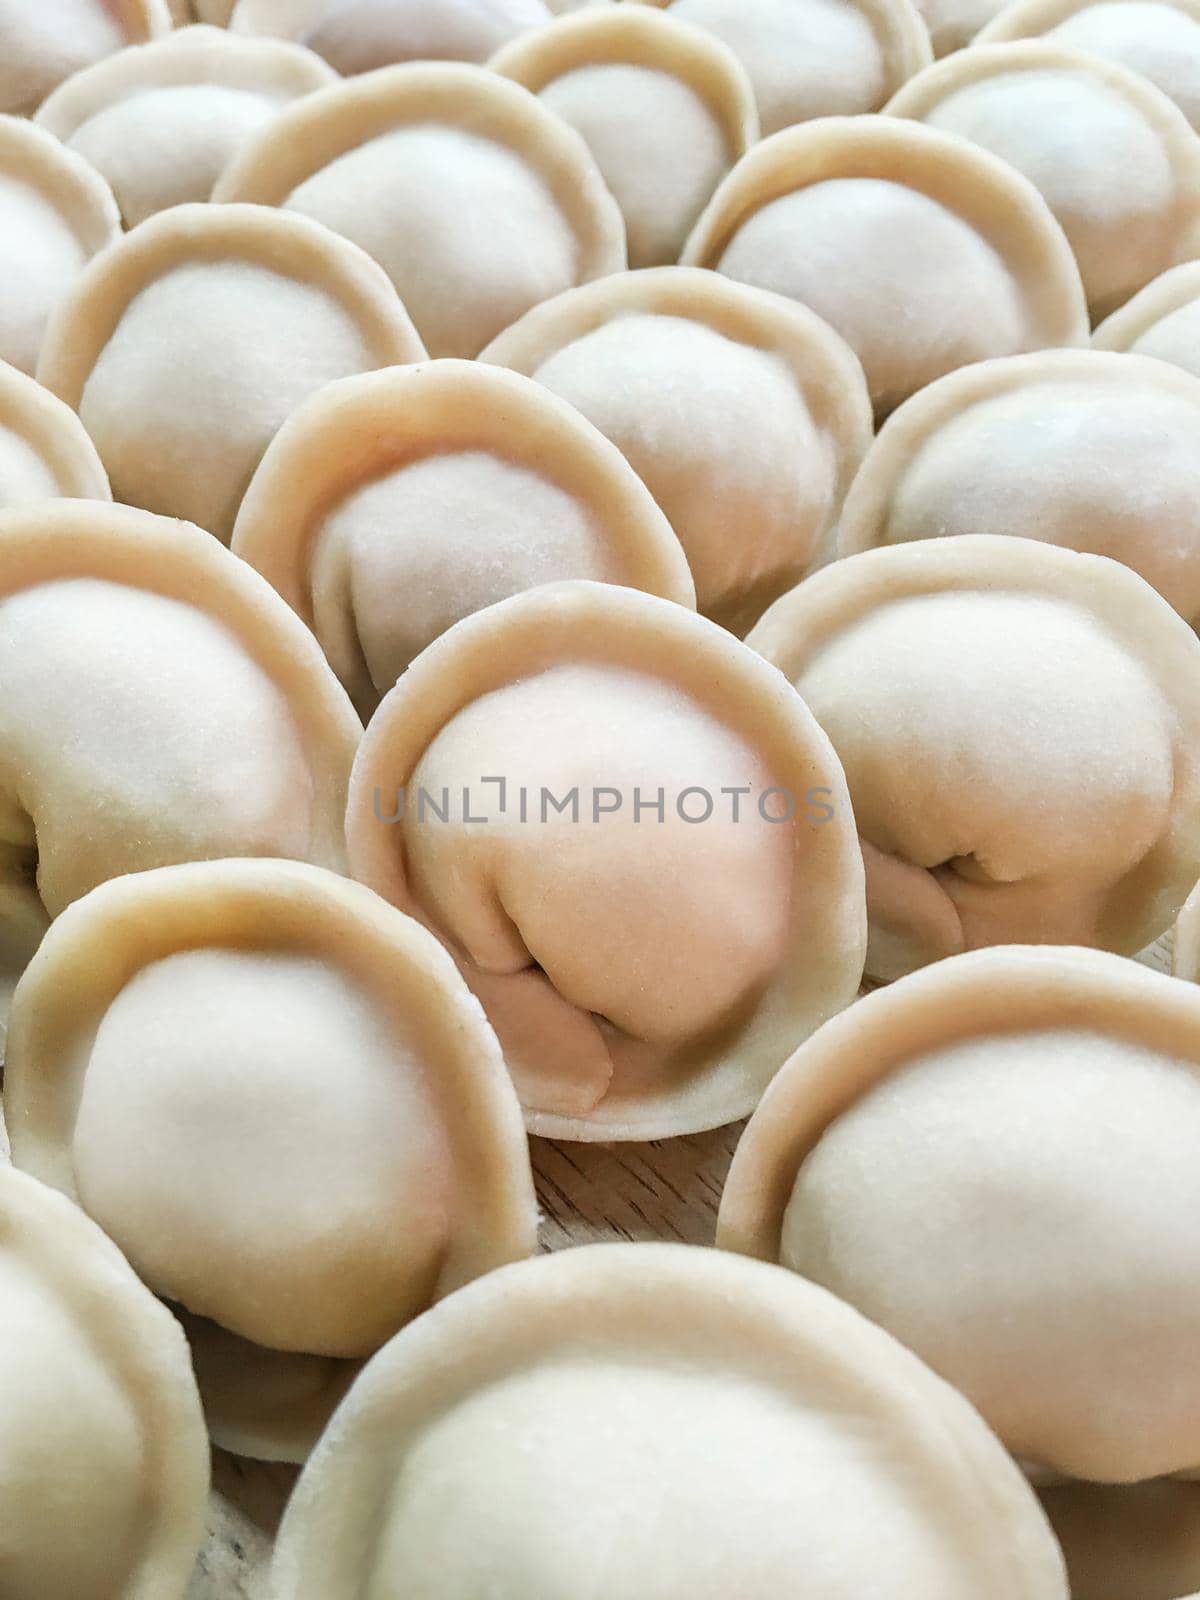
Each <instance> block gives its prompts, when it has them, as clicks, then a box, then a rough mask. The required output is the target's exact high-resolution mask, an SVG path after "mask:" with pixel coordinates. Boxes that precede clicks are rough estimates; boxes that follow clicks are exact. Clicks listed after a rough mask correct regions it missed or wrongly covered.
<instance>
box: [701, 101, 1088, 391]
mask: <svg viewBox="0 0 1200 1600" xmlns="http://www.w3.org/2000/svg"><path fill="white" fill-rule="evenodd" d="M683 259H684V261H685V262H686V263H687V264H688V265H691V266H698V267H712V268H715V269H716V270H717V271H718V272H722V273H724V274H725V275H726V276H727V277H731V278H736V279H738V280H739V281H741V282H743V283H750V284H754V285H757V286H758V287H759V288H763V289H773V290H775V291H777V292H779V293H781V294H787V295H790V296H791V297H792V298H793V299H796V300H799V301H801V302H802V303H804V304H805V305H808V306H811V307H812V309H813V310H814V311H816V312H818V313H819V314H820V315H821V316H823V317H824V318H825V319H826V321H828V322H830V323H832V325H833V326H834V327H835V328H836V329H837V331H838V332H839V333H840V334H841V335H842V336H843V338H844V339H846V341H847V343H848V344H849V345H850V347H851V348H852V349H853V350H854V351H855V352H856V354H857V355H858V356H859V358H860V360H861V361H862V364H863V367H864V369H865V371H866V374H867V382H868V384H869V386H870V390H871V396H872V399H873V401H874V403H875V408H876V411H877V413H879V414H880V415H886V414H887V412H889V411H891V410H892V409H893V408H894V407H895V406H897V405H899V404H900V402H901V401H902V400H904V399H906V398H907V397H908V396H909V395H910V394H913V393H915V392H916V390H918V389H920V388H922V387H923V386H924V385H925V384H927V383H932V382H933V380H934V379H935V378H940V377H942V376H943V374H945V373H947V372H951V371H953V370H954V369H955V368H956V367H961V366H966V365H968V364H969V363H971V362H973V361H981V360H984V359H985V358H986V357H988V356H1002V355H1015V354H1017V353H1018V352H1020V351H1023V350H1040V349H1044V348H1046V347H1047V346H1050V345H1072V344H1082V343H1084V342H1085V341H1086V338H1087V326H1088V324H1087V312H1086V306H1085V303H1084V296H1083V290H1082V285H1081V283H1080V280H1079V272H1078V268H1077V267H1076V265H1075V261H1074V258H1073V257H1072V255H1071V249H1070V246H1069V244H1068V243H1067V240H1066V237H1065V236H1064V234H1063V232H1062V229H1061V228H1060V227H1059V225H1058V223H1057V222H1056V221H1055V220H1054V218H1053V216H1052V215H1051V213H1050V211H1049V208H1048V207H1047V206H1046V203H1045V201H1044V200H1043V199H1042V197H1041V195H1040V194H1039V193H1038V192H1037V190H1036V189H1035V188H1034V186H1033V184H1031V183H1030V182H1029V180H1028V179H1027V178H1025V177H1023V176H1022V175H1021V174H1020V173H1018V172H1017V171H1016V170H1015V169H1014V168H1012V167H1010V166H1009V165H1008V164H1007V163H1006V162H1003V161H1001V160H999V158H998V157H996V156H993V155H991V154H990V153H988V152H986V151H984V150H981V149H980V148H979V147H978V146H977V145H972V144H970V143H968V142H967V141H966V140H965V139H962V138H960V137H958V136H956V135H951V134H946V133H941V132H937V131H935V130H933V129H931V128H925V127H922V126H920V125H918V124H914V123H909V122H904V121H901V120H900V119H899V118H894V117H830V118H826V119H824V120H822V121H819V122H810V123H807V124H806V125H805V126H804V127H800V128H789V129H787V130H786V131H785V132H783V133H778V134H776V135H775V136H774V137H773V138H770V139H765V140H764V141H763V142H762V144H760V145H758V146H757V147H756V148H755V149H753V150H752V151H751V152H750V154H749V155H747V156H745V157H743V159H742V160H741V161H740V162H739V163H738V165H737V166H736V167H735V168H734V169H733V171H732V172H731V173H730V175H729V177H728V178H726V179H725V181H724V183H723V184H722V185H721V187H720V188H719V189H718V190H717V193H716V195H715V196H714V197H713V200H712V202H711V204H710V205H709V207H708V209H707V210H706V211H705V213H704V215H703V216H702V217H701V219H700V221H699V222H698V223H697V225H696V228H695V231H694V232H693V234H692V236H691V238H690V239H689V241H688V245H687V248H686V250H685V251H684V256H683Z"/></svg>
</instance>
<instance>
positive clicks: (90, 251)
mask: <svg viewBox="0 0 1200 1600" xmlns="http://www.w3.org/2000/svg"><path fill="white" fill-rule="evenodd" d="M164 3H165V0H164ZM0 175H3V176H6V177H8V176H11V177H13V178H16V179H17V180H18V181H19V182H22V183H25V184H28V185H29V187H30V188H34V189H37V190H38V191H39V193H40V194H41V195H42V197H43V198H44V199H45V200H46V202H47V204H49V205H51V206H53V208H54V209H55V210H56V211H57V212H58V214H59V216H60V217H61V218H62V220H63V222H64V223H65V224H66V225H67V226H68V227H69V228H70V230H71V232H72V233H73V234H74V235H75V237H76V239H77V240H78V241H79V245H80V248H81V249H82V250H83V252H84V254H85V255H87V256H92V257H94V256H96V255H97V254H98V253H99V252H100V251H102V250H104V249H105V247H106V246H108V245H110V244H112V243H113V242H114V240H116V239H119V238H120V236H121V213H120V211H119V210H118V208H117V202H116V200H115V199H114V197H113V192H112V190H111V189H110V188H109V186H108V184H107V183H106V182H105V181H104V179H103V178H102V177H101V176H100V174H99V173H98V172H97V171H96V169H95V167H93V166H92V164H91V162H90V161H85V160H84V159H83V157H82V156H80V155H76V153H75V151H74V150H68V149H67V147H66V145H64V144H62V143H60V142H59V140H58V139H56V138H55V137H54V136H53V134H50V133H48V132H47V131H46V130H45V129H44V128H39V127H38V126H37V125H36V124H35V123H33V122H30V121H28V120H27V119H26V118H24V117H12V116H0Z"/></svg>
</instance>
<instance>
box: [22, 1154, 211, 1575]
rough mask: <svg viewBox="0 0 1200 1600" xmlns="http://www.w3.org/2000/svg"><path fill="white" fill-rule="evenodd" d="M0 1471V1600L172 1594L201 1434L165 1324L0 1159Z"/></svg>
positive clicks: (201, 1502)
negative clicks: (0, 1588) (0, 1565)
mask: <svg viewBox="0 0 1200 1600" xmlns="http://www.w3.org/2000/svg"><path fill="white" fill-rule="evenodd" d="M0 1303H2V1304H3V1306H4V1315H3V1317H0V1404H2V1405H3V1407H4V1431H3V1434H2V1435H0V1477H2V1478H3V1481H4V1590H5V1593H6V1594H7V1595H11V1596H12V1597H13V1600H17V1596H29V1597H30V1600H33V1597H35V1596H36V1600H183V1595H184V1590H185V1589H186V1588H187V1586H188V1579H189V1577H190V1576H191V1572H192V1567H193V1566H194V1564H195V1560H196V1556H197V1554H198V1553H199V1549H200V1540H201V1537H202V1535H203V1531H204V1510H205V1502H206V1498H207V1495H208V1471H209V1462H208V1441H207V1439H206V1438H205V1436H204V1420H203V1417H202V1416H201V1413H200V1400H199V1397H198V1395H197V1393H196V1380H195V1379H194V1377H193V1376H192V1369H191V1365H190V1363H189V1361H188V1352H187V1345H186V1344H185V1343H184V1338H183V1335H182V1333H181V1332H180V1330H179V1327H178V1324H177V1323H176V1322H175V1320H174V1318H173V1317H172V1316H171V1315H170V1313H169V1312H168V1311H166V1310H165V1309H164V1308H163V1307H162V1306H160V1305H159V1304H158V1303H157V1302H156V1301H155V1299H154V1297H153V1296H152V1295H151V1294H150V1293H148V1291H147V1290H146V1289H144V1288H143V1287H142V1285H141V1284H140V1283H139V1282H138V1281H137V1279H136V1278H135V1277H134V1275H133V1273H132V1272H131V1271H130V1268H129V1265H128V1263H127V1262H126V1261H124V1260H123V1259H122V1257H121V1255H120V1252H119V1251H118V1250H117V1248H116V1246H115V1245H113V1244H112V1243H110V1241H109V1240H108V1239H106V1238H105V1237H104V1235H103V1234H102V1233H101V1232H100V1229H99V1228H97V1227H96V1225H95V1224H94V1223H93V1222H90V1221H89V1220H88V1219H87V1217H85V1216H84V1215H83V1213H82V1212H81V1211H79V1210H78V1209H77V1208H76V1207H75V1206H73V1205H71V1204H70V1203H69V1202H68V1201H66V1200H64V1199H63V1198H62V1196H61V1195H58V1194H55V1193H54V1192H53V1190H51V1189H47V1188H43V1186H42V1185H41V1184H40V1183H35V1182H34V1180H33V1179H32V1178H28V1177H26V1176H24V1174H22V1173H20V1172H14V1171H13V1170H12V1168H11V1167H8V1166H4V1167H0Z"/></svg>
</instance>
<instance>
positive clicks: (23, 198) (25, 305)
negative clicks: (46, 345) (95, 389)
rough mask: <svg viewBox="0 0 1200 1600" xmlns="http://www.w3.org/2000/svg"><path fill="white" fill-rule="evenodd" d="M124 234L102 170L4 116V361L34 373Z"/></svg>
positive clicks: (0, 164)
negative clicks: (58, 314) (48, 341)
mask: <svg viewBox="0 0 1200 1600" xmlns="http://www.w3.org/2000/svg"><path fill="white" fill-rule="evenodd" d="M2 4H3V0H0V5H2ZM0 38H3V20H2V15H0ZM120 232H121V216H120V213H119V212H118V210H117V203H116V201H115V200H114V199H113V196H112V191H111V190H110V189H109V187H108V185H107V184H106V183H105V181H104V179H103V178H102V177H101V176H100V174H99V173H98V172H97V171H96V170H95V168H94V167H92V166H91V165H90V164H89V163H88V162H86V161H84V160H83V158H82V157H81V156H77V155H75V154H74V153H73V152H72V151H70V150H66V149H64V148H63V146H62V145H61V144H60V143H59V141H58V140H57V139H55V138H53V137H51V135H50V134H48V133H45V132H43V130H42V129H41V128H35V127H34V126H33V125H32V124H31V123H29V122H26V121H25V120H23V119H22V118H19V117H6V116H0V361H7V362H8V363H9V365H10V366H14V367H19V368H20V370H21V371H22V372H28V373H33V372H34V370H35V369H36V367H37V362H38V353H39V351H40V350H41V347H42V340H43V337H44V335H45V330H46V323H47V320H48V319H49V317H50V315H51V313H52V312H53V311H54V310H55V308H56V307H57V306H58V305H59V304H60V302H61V301H62V300H63V298H64V297H65V296H66V295H67V293H68V292H69V291H70V289H71V288H72V287H73V285H74V284H75V283H76V282H77V280H78V279H79V277H80V274H81V273H82V272H83V270H84V268H85V267H86V266H87V263H88V262H89V260H90V259H91V258H92V257H93V256H94V255H96V254H97V253H98V252H99V251H101V250H103V249H104V248H105V247H106V246H107V245H109V244H111V243H112V242H113V240H114V239H116V238H117V237H118V235H119V234H120Z"/></svg>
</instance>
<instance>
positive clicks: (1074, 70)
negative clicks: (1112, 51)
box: [886, 40, 1200, 320]
mask: <svg viewBox="0 0 1200 1600" xmlns="http://www.w3.org/2000/svg"><path fill="white" fill-rule="evenodd" d="M886 110H887V113H888V115H890V116H894V117H912V118H915V119H918V120H920V121H921V122H924V123H925V124H926V125H927V126H929V127H933V128H941V129H942V130H943V131H945V132H946V133H958V134H962V135H963V137H964V138H967V139H971V140H973V141H974V142H975V143H976V144H979V145H982V146H983V148H984V149H985V150H990V151H992V153H993V154H994V155H998V156H1000V157H1002V158H1003V159H1004V160H1005V161H1007V162H1009V163H1010V164H1011V165H1012V166H1014V167H1016V169H1017V171H1018V172H1023V173H1024V174H1025V176H1026V177H1027V178H1029V179H1030V180H1031V181H1032V182H1033V183H1035V184H1036V185H1037V187H1038V189H1039V191H1040V192H1041V194H1042V196H1043V197H1044V199H1045V201H1046V204H1047V205H1048V206H1049V207H1050V209H1051V211H1052V212H1053V213H1054V215H1055V216H1056V217H1057V218H1058V220H1059V222H1060V223H1061V224H1062V226H1063V231H1064V232H1065V233H1066V235H1067V238H1068V240H1069V241H1070V244H1071V248H1072V249H1073V250H1074V252H1075V259H1076V261H1077V262H1078V264H1079V270H1080V274H1081V276H1082V278H1083V286H1084V290H1085V292H1086V294H1087V298H1088V306H1089V308H1090V310H1091V314H1092V317H1093V319H1094V320H1095V319H1097V318H1100V317H1103V316H1106V315H1107V314H1108V313H1109V312H1110V311H1112V310H1113V309H1114V307H1116V306H1119V305H1121V304H1122V303H1123V302H1124V301H1126V300H1128V299H1129V297H1130V296H1131V295H1132V294H1135V293H1136V292H1137V290H1139V289H1142V288H1144V287H1145V286H1146V284H1147V283H1149V282H1150V280H1151V278H1153V277H1155V276H1157V274H1158V273H1160V272H1162V271H1164V270H1165V269H1166V268H1167V267H1171V266H1174V265H1176V264H1177V263H1178V262H1181V261H1189V260H1191V259H1192V258H1193V257H1194V256H1196V255H1197V254H1200V139H1198V138H1197V137H1196V134H1195V133H1194V132H1193V131H1192V128H1191V126H1190V124H1189V123H1188V121H1187V118H1186V117H1185V116H1184V115H1183V113H1182V112H1181V111H1180V110H1179V108H1178V107H1177V106H1176V105H1175V103H1174V102H1173V101H1171V100H1168V98H1167V97H1166V95H1165V94H1163V93H1162V92H1161V90H1158V89H1156V88H1155V87H1154V85H1153V84H1151V83H1149V82H1148V81H1147V80H1146V79H1145V78H1143V77H1142V76H1141V75H1140V74H1139V73H1136V72H1130V71H1128V70H1126V69H1125V68H1124V67H1119V66H1115V65H1114V64H1113V63H1112V62H1108V61H1104V60H1102V59H1100V58H1098V57H1095V56H1090V55H1087V54H1085V53H1084V52H1083V51H1079V50H1067V49H1064V48H1062V47H1061V46H1059V45H1058V44H1057V43H1045V42H1042V41H1036V40H1035V41H1032V42H1029V43H1022V44H1008V45H988V46H983V45H980V46H976V47H975V48H974V49H972V50H970V51H962V52H960V53H959V54H958V55H956V56H954V57H952V58H951V59H950V60H949V61H942V62H939V64H938V65H937V66H936V67H931V68H930V69H929V70H928V71H927V72H922V73H921V74H920V75H919V76H918V77H916V78H914V79H913V80H912V82H911V83H908V84H906V85H905V87H904V88H903V89H901V91H900V93H899V94H898V95H897V96H896V97H895V99H894V100H892V101H891V102H889V104H888V106H887V108H886ZM1051 129H1052V130H1054V135H1053V137H1050V136H1049V131H1050V130H1051Z"/></svg>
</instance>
